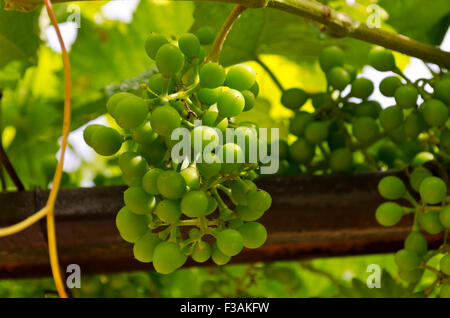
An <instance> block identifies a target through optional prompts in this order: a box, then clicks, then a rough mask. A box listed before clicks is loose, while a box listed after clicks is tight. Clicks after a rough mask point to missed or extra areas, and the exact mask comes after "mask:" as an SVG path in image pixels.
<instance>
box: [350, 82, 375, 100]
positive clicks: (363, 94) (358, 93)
mask: <svg viewBox="0 0 450 318" xmlns="http://www.w3.org/2000/svg"><path fill="white" fill-rule="evenodd" d="M373 89H374V87H373V83H372V81H370V80H368V79H367V78H364V77H360V78H357V79H355V80H354V81H353V82H352V90H351V94H352V96H354V97H357V98H361V99H367V98H368V97H369V96H370V95H372V93H373Z"/></svg>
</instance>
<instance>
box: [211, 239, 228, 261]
mask: <svg viewBox="0 0 450 318" xmlns="http://www.w3.org/2000/svg"><path fill="white" fill-rule="evenodd" d="M211 258H212V260H213V262H214V263H216V265H219V266H221V265H225V264H226V263H228V262H229V261H230V259H231V257H230V256H228V255H225V254H224V253H222V252H221V251H220V249H219V248H218V247H217V243H214V245H213V248H212V253H211Z"/></svg>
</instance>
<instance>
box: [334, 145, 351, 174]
mask: <svg viewBox="0 0 450 318" xmlns="http://www.w3.org/2000/svg"><path fill="white" fill-rule="evenodd" d="M329 165H330V168H331V170H333V171H334V172H348V171H351V170H352V166H353V154H352V153H351V151H350V150H348V149H347V148H339V149H336V150H334V151H332V152H331V154H330V159H329Z"/></svg>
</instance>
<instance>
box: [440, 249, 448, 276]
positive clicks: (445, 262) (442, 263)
mask: <svg viewBox="0 0 450 318" xmlns="http://www.w3.org/2000/svg"><path fill="white" fill-rule="evenodd" d="M440 268H441V272H443V273H444V274H445V275H447V276H450V255H449V254H447V255H444V257H442V258H441V261H440Z"/></svg>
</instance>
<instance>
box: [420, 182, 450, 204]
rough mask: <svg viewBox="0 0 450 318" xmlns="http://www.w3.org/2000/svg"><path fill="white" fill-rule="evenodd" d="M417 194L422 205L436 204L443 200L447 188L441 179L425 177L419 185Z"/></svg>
mask: <svg viewBox="0 0 450 318" xmlns="http://www.w3.org/2000/svg"><path fill="white" fill-rule="evenodd" d="M419 193H420V197H421V198H422V201H423V202H424V203H427V204H437V203H440V202H442V201H443V200H445V197H446V195H447V186H446V185H445V182H444V181H443V180H442V179H441V178H438V177H427V178H425V179H424V180H423V181H422V183H421V184H420V188H419Z"/></svg>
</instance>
